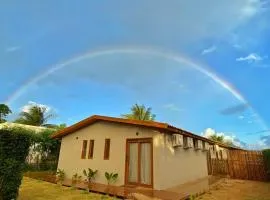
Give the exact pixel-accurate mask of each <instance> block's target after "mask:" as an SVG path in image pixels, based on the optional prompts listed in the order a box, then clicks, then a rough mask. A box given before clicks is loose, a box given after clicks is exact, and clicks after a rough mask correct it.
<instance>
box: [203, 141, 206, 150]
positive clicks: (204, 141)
mask: <svg viewBox="0 0 270 200" xmlns="http://www.w3.org/2000/svg"><path fill="white" fill-rule="evenodd" d="M202 148H203V150H205V149H206V147H205V141H202Z"/></svg>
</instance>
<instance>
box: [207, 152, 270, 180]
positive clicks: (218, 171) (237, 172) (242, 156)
mask: <svg viewBox="0 0 270 200" xmlns="http://www.w3.org/2000/svg"><path fill="white" fill-rule="evenodd" d="M208 174H209V175H210V174H211V175H224V176H230V177H231V178H235V179H245V180H257V181H267V180H269V174H268V173H267V169H266V164H265V159H264V157H263V154H262V152H261V151H243V150H229V151H228V157H227V159H218V158H211V156H210V154H209V156H208Z"/></svg>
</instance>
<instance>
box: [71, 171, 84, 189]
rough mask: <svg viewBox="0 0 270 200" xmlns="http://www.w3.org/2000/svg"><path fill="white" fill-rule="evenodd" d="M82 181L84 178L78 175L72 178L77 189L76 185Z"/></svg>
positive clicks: (72, 183)
mask: <svg viewBox="0 0 270 200" xmlns="http://www.w3.org/2000/svg"><path fill="white" fill-rule="evenodd" d="M81 179H82V176H80V175H78V174H77V173H76V174H74V175H73V176H72V182H71V185H72V187H75V186H76V184H77V183H78V182H79V181H80V180H81Z"/></svg>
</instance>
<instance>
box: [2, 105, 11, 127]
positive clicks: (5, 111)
mask: <svg viewBox="0 0 270 200" xmlns="http://www.w3.org/2000/svg"><path fill="white" fill-rule="evenodd" d="M10 113H12V112H11V110H10V109H9V107H8V106H7V105H6V104H0V123H3V122H6V120H5V118H6V116H7V115H9V114H10Z"/></svg>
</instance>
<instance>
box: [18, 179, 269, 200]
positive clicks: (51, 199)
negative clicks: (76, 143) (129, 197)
mask: <svg viewBox="0 0 270 200" xmlns="http://www.w3.org/2000/svg"><path fill="white" fill-rule="evenodd" d="M29 199H31V200H88V199H108V200H109V199H110V200H112V199H113V198H109V197H105V196H101V195H98V194H94V193H86V192H85V191H81V190H75V189H71V188H68V187H63V186H59V185H55V184H52V183H47V182H45V181H40V180H35V179H31V178H27V177H24V179H23V183H22V185H21V187H20V193H19V200H29ZM138 199H146V198H138ZM197 199H200V200H270V183H269V182H268V183H265V182H257V181H243V180H233V179H226V180H225V181H221V182H220V183H219V184H217V185H215V186H212V188H211V190H210V191H209V192H207V193H206V194H204V195H202V196H200V197H197V198H196V200H197Z"/></svg>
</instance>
